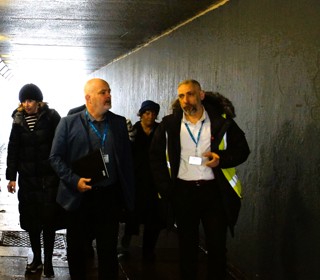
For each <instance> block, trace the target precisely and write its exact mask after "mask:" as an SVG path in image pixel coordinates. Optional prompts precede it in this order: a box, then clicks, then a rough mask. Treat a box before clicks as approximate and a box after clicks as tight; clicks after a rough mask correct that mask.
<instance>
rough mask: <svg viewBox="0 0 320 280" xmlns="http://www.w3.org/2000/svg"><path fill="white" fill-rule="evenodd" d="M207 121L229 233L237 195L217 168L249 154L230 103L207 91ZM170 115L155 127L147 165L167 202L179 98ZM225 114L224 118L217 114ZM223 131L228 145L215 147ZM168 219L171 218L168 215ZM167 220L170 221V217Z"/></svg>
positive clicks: (174, 168)
mask: <svg viewBox="0 0 320 280" xmlns="http://www.w3.org/2000/svg"><path fill="white" fill-rule="evenodd" d="M202 104H203V106H204V107H205V110H206V111H207V113H208V115H209V118H210V122H211V151H212V152H215V153H217V154H218V155H219V156H220V164H219V166H218V167H216V168H213V169H212V170H213V173H214V176H215V178H216V179H217V181H218V183H219V188H220V190H221V197H222V200H223V205H224V208H225V211H226V217H227V223H228V225H229V228H230V230H231V233H232V234H233V228H234V226H235V224H236V221H237V218H238V214H239V210H240V205H241V203H240V198H239V197H238V196H237V194H236V193H235V191H234V190H233V189H232V187H231V186H230V185H229V183H228V181H227V180H226V178H225V177H224V175H223V173H222V171H221V168H230V167H235V166H237V165H239V164H241V163H243V162H244V161H245V160H246V159H247V158H248V155H249V153H250V150H249V147H248V143H247V141H246V138H245V135H244V132H243V131H242V130H241V129H240V128H239V127H238V125H237V124H236V123H235V122H234V120H233V119H232V118H233V117H235V113H234V108H233V105H232V104H231V102H230V101H229V100H228V99H226V98H225V97H223V96H222V95H220V94H213V93H207V94H206V97H205V99H204V100H203V101H202ZM172 108H173V114H171V115H168V116H165V117H164V118H163V120H162V122H161V123H160V125H159V127H158V128H157V130H156V132H155V135H154V137H153V140H152V143H151V147H150V164H151V170H152V173H153V176H154V178H155V182H156V183H157V187H158V191H159V192H160V194H161V196H162V198H163V199H164V200H169V201H171V200H172V199H173V196H174V191H175V184H176V179H177V175H178V171H179V165H180V150H181V146H180V128H181V119H182V114H183V112H182V109H181V107H180V105H179V101H176V102H175V103H174V104H173V106H172ZM223 113H224V114H226V116H227V118H224V117H222V116H221V114H223ZM226 131H227V143H228V146H227V147H228V148H227V149H226V150H223V151H221V150H219V149H218V146H219V143H220V141H221V137H222V136H223V134H224V132H226ZM166 148H167V151H168V157H169V161H170V172H169V170H168V167H167V159H166ZM169 218H171V217H169ZM171 221H174V220H173V219H171Z"/></svg>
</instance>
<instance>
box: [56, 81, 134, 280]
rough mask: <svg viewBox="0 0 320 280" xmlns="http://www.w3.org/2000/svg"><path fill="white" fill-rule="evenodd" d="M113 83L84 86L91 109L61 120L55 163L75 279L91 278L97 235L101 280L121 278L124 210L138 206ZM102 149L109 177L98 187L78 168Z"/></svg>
mask: <svg viewBox="0 0 320 280" xmlns="http://www.w3.org/2000/svg"><path fill="white" fill-rule="evenodd" d="M110 92H111V90H110V87H109V84H108V83H107V82H106V81H104V80H102V79H98V78H94V79H91V80H89V81H88V82H87V83H86V85H85V88H84V93H85V100H86V109H85V110H82V111H81V112H79V113H77V114H72V115H70V116H67V117H64V118H62V119H61V121H60V123H59V125H58V127H57V129H56V133H55V137H54V140H53V144H52V149H51V154H50V161H51V165H52V166H53V168H54V169H55V171H56V173H57V174H58V176H59V177H60V185H59V189H58V195H57V201H58V203H59V204H60V205H61V206H62V207H64V208H65V209H66V210H67V211H68V215H69V218H70V219H69V223H68V225H67V244H68V247H67V256H68V263H69V271H70V276H71V279H75V280H84V279H86V258H85V249H86V247H85V245H86V242H84V240H85V239H86V236H87V232H88V231H90V232H92V233H93V234H94V236H95V237H96V244H97V254H98V273H99V279H110V280H115V279H118V259H117V242H118V231H119V219H120V215H121V213H122V211H123V209H126V210H132V209H133V204H134V182H133V162H132V157H131V147H130V141H129V136H128V131H127V125H126V119H125V118H124V117H122V116H119V115H116V114H114V113H112V112H111V111H110V108H111V94H110ZM97 149H101V151H102V153H103V158H104V161H105V164H106V167H107V169H108V173H109V177H108V178H105V179H103V180H101V181H99V182H96V183H94V184H92V183H91V178H86V177H84V176H83V175H82V174H77V173H75V172H74V171H73V169H72V164H73V162H74V161H76V160H78V159H80V158H82V157H84V156H86V155H87V154H89V153H91V152H92V151H95V150H97Z"/></svg>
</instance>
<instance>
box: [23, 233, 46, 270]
mask: <svg viewBox="0 0 320 280" xmlns="http://www.w3.org/2000/svg"><path fill="white" fill-rule="evenodd" d="M40 235H41V233H40V232H35V231H30V232H29V239H30V244H31V249H32V252H33V261H32V262H31V263H30V264H27V267H26V272H30V273H36V272H37V271H38V270H41V269H42V261H41V240H40Z"/></svg>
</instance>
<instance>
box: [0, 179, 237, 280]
mask: <svg viewBox="0 0 320 280" xmlns="http://www.w3.org/2000/svg"><path fill="white" fill-rule="evenodd" d="M0 183H1V187H2V191H1V192H0V242H1V243H0V280H13V279H32V280H34V279H44V278H42V271H41V270H40V271H39V272H38V273H36V274H25V267H26V265H27V263H28V262H31V261H32V251H31V248H30V247H28V246H26V245H24V247H23V246H21V244H20V245H19V246H15V245H10V246H4V245H3V240H4V238H3V237H4V235H6V234H7V232H8V231H10V234H11V235H13V236H15V235H18V233H19V232H21V231H22V230H21V228H20V225H19V214H18V201H17V196H16V194H10V193H8V192H7V190H6V187H5V186H6V183H4V181H3V180H2V181H0ZM122 229H123V225H120V233H121V232H122ZM12 232H13V233H12ZM57 233H58V234H59V236H60V235H62V236H64V235H65V231H64V230H61V231H58V232H57ZM16 244H19V241H18V240H17V243H16ZM131 244H132V246H131V247H130V258H127V259H120V261H119V274H120V277H119V280H150V279H152V280H158V279H159V280H178V279H179V276H178V250H177V244H178V242H177V237H176V233H175V232H172V231H166V230H164V231H162V233H161V235H160V238H159V240H158V243H157V248H156V260H155V261H153V262H152V261H149V262H148V261H144V260H143V259H142V250H141V248H142V246H141V245H142V244H141V236H134V237H133V238H132V242H131ZM56 247H57V246H55V249H54V256H53V266H54V272H55V279H57V280H70V277H69V270H68V263H67V258H66V250H65V248H62V249H61V248H59V247H58V248H59V249H57V248H56ZM199 251H200V260H199V265H200V273H199V278H198V279H199V280H204V279H205V277H204V275H205V265H204V262H205V261H204V260H205V254H204V253H203V252H202V251H201V250H200V249H199ZM87 266H88V275H87V276H88V280H91V279H92V280H94V279H98V278H97V262H96V252H95V249H94V256H93V257H92V258H90V259H88V262H87ZM229 279H230V280H231V279H233V278H229Z"/></svg>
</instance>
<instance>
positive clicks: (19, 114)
mask: <svg viewBox="0 0 320 280" xmlns="http://www.w3.org/2000/svg"><path fill="white" fill-rule="evenodd" d="M38 106H39V109H38V116H40V115H42V114H43V113H44V112H46V111H48V110H49V106H48V104H47V103H46V102H42V101H41V102H38ZM24 112H25V111H24V109H23V106H22V104H20V106H19V107H18V108H17V109H15V110H14V111H13V113H12V115H11V117H12V118H13V122H14V123H16V124H22V123H23V119H24Z"/></svg>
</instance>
